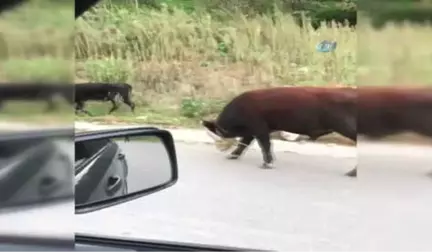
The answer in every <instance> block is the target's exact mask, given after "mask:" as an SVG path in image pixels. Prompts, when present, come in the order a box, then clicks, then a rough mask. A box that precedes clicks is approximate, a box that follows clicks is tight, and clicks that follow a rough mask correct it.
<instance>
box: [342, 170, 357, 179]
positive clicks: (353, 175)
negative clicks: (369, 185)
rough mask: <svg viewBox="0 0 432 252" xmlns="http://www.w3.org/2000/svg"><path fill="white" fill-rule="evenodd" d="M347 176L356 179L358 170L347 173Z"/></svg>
mask: <svg viewBox="0 0 432 252" xmlns="http://www.w3.org/2000/svg"><path fill="white" fill-rule="evenodd" d="M345 176H348V177H352V178H356V177H357V169H354V170H351V171H349V172H347V173H345Z"/></svg>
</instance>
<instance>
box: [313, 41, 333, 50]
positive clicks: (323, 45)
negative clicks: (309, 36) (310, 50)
mask: <svg viewBox="0 0 432 252" xmlns="http://www.w3.org/2000/svg"><path fill="white" fill-rule="evenodd" d="M336 46H337V42H336V41H329V40H323V41H321V42H320V43H318V45H317V46H316V50H317V51H318V52H332V51H334V50H335V49H336Z"/></svg>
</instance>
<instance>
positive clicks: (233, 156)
mask: <svg viewBox="0 0 432 252" xmlns="http://www.w3.org/2000/svg"><path fill="white" fill-rule="evenodd" d="M253 139H254V137H253V136H246V137H242V139H241V140H240V143H238V145H237V148H236V149H235V150H234V151H233V152H231V154H229V155H228V159H238V158H239V157H240V156H241V155H242V154H243V152H244V151H245V150H246V148H247V147H248V146H249V145H250V144H251V143H252V141H253Z"/></svg>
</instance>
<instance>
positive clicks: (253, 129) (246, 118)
mask: <svg viewBox="0 0 432 252" xmlns="http://www.w3.org/2000/svg"><path fill="white" fill-rule="evenodd" d="M356 97H357V93H356V90H355V89H353V88H316V87H278V88H270V89H260V90H253V91H248V92H245V93H243V94H241V95H239V96H237V97H235V98H234V99H233V100H232V101H231V102H229V103H228V104H227V105H226V106H225V108H224V109H223V110H222V112H221V113H220V114H219V116H218V117H217V119H216V120H214V121H209V120H203V121H202V124H203V126H204V127H205V128H207V129H208V130H209V131H210V132H212V133H213V134H215V135H217V136H219V137H222V138H235V137H241V140H240V143H239V145H238V146H237V148H236V149H235V150H234V151H233V152H232V153H231V154H230V156H229V158H230V159H237V158H239V157H240V156H241V154H242V153H243V152H244V150H245V149H246V147H247V146H249V145H250V144H251V142H252V140H253V139H254V138H256V139H257V141H258V143H259V145H260V147H261V150H262V155H263V159H264V163H263V165H262V168H271V167H272V163H273V156H272V154H271V143H270V133H271V132H273V131H287V132H292V133H296V134H302V135H307V136H309V137H310V138H311V139H317V138H318V137H320V136H323V135H327V134H329V133H332V132H337V133H339V134H341V135H343V136H345V137H347V138H349V139H351V140H353V141H356V136H357V131H356ZM347 175H349V176H356V170H355V169H354V170H353V171H350V172H349V173H347Z"/></svg>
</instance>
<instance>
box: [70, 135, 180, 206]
mask: <svg viewBox="0 0 432 252" xmlns="http://www.w3.org/2000/svg"><path fill="white" fill-rule="evenodd" d="M134 137H140V138H142V137H150V138H152V137H153V138H155V137H156V138H159V139H160V142H161V143H162V144H163V145H164V147H165V150H166V154H167V156H168V158H169V160H168V161H169V164H170V166H171V167H170V168H171V177H170V179H169V180H168V181H166V182H163V183H160V184H156V185H154V186H151V187H150V188H146V189H143V190H138V191H134V192H130V193H126V194H123V195H120V196H115V197H108V198H105V199H102V200H100V201H93V202H90V203H85V204H82V205H79V204H75V213H76V214H83V213H89V212H93V211H97V210H100V209H103V208H107V207H111V206H114V205H118V204H121V203H124V202H127V201H131V200H134V199H137V198H141V197H143V196H146V195H149V194H152V193H155V192H157V191H160V190H163V189H166V188H168V187H170V186H172V185H174V184H175V183H176V182H177V179H178V167H177V156H176V150H175V145H174V139H173V137H172V135H171V133H170V132H169V131H167V130H161V129H158V128H154V127H140V128H130V129H116V130H105V131H96V132H81V133H76V134H75V145H76V144H77V143H85V142H89V141H95V140H96V141H97V140H102V141H103V140H107V139H112V138H117V139H118V138H120V139H124V140H125V142H128V141H127V140H128V139H133V138H134ZM76 148H77V147H76ZM77 151H79V150H77V149H75V152H77ZM126 156H127V155H126ZM149 158H151V157H149ZM84 176H85V175H84ZM75 180H76V182H77V171H75ZM75 195H77V191H76V192H75Z"/></svg>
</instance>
